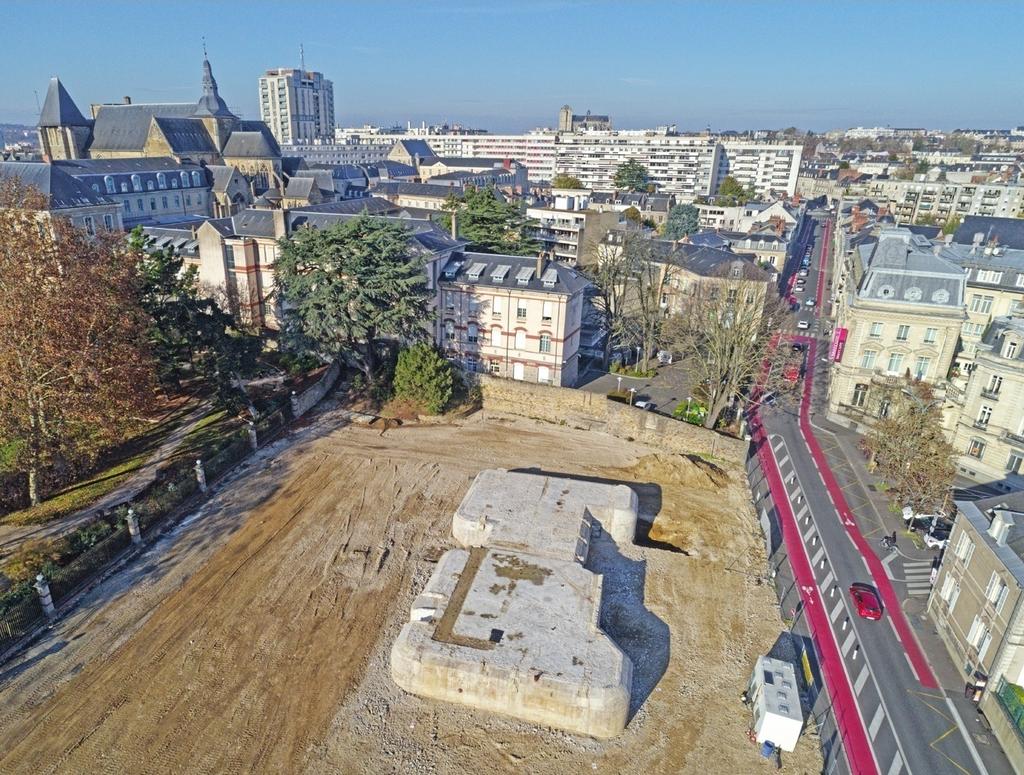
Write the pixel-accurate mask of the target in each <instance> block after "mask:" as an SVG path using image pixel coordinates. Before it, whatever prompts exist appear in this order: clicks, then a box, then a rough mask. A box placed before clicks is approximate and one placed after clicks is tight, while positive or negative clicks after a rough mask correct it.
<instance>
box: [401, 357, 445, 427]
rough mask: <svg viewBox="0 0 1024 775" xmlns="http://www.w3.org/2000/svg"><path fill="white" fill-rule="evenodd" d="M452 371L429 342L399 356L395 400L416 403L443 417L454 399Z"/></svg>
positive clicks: (428, 411) (427, 410) (430, 412)
mask: <svg viewBox="0 0 1024 775" xmlns="http://www.w3.org/2000/svg"><path fill="white" fill-rule="evenodd" d="M452 384H453V376H452V367H451V364H450V363H448V361H446V360H445V359H444V357H443V356H442V355H441V353H439V352H438V351H437V348H435V347H433V346H432V345H430V344H427V343H426V342H418V343H417V344H414V345H413V346H412V347H407V348H406V349H404V350H402V352H400V353H399V354H398V364H397V365H396V366H395V383H394V388H395V396H396V397H397V398H404V399H406V400H409V401H413V402H415V403H417V404H419V405H420V406H422V407H423V409H424V411H426V412H427V413H429V414H439V413H440V412H442V411H443V410H444V408H445V406H446V405H447V404H448V402H449V401H450V400H451V398H452Z"/></svg>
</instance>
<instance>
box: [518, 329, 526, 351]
mask: <svg viewBox="0 0 1024 775" xmlns="http://www.w3.org/2000/svg"><path fill="white" fill-rule="evenodd" d="M516 349H517V350H525V349H526V332H525V331H523V330H522V329H520V330H519V331H516Z"/></svg>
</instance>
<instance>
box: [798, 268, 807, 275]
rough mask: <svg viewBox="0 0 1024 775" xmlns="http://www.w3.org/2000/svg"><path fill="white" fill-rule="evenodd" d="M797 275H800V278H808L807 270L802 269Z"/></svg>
mask: <svg viewBox="0 0 1024 775" xmlns="http://www.w3.org/2000/svg"><path fill="white" fill-rule="evenodd" d="M797 274H799V275H800V277H807V270H806V269H801V270H800V271H799V272H798V273H797Z"/></svg>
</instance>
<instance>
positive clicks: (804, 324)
mask: <svg viewBox="0 0 1024 775" xmlns="http://www.w3.org/2000/svg"><path fill="white" fill-rule="evenodd" d="M796 327H797V328H798V329H800V330H801V331H804V330H806V329H808V328H810V327H811V322H810V321H809V320H798V321H797V322H796Z"/></svg>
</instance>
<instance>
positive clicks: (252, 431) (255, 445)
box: [249, 422, 260, 452]
mask: <svg viewBox="0 0 1024 775" xmlns="http://www.w3.org/2000/svg"><path fill="white" fill-rule="evenodd" d="M249 446H250V447H252V451H253V452H255V451H256V450H257V449H259V448H260V440H259V438H257V436H256V423H254V422H250V423H249Z"/></svg>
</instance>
